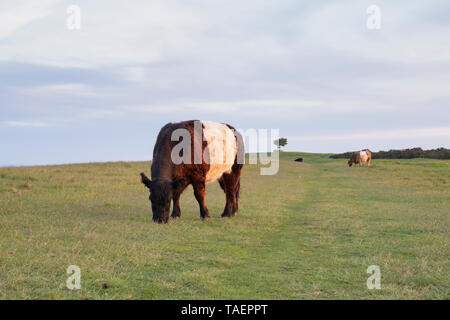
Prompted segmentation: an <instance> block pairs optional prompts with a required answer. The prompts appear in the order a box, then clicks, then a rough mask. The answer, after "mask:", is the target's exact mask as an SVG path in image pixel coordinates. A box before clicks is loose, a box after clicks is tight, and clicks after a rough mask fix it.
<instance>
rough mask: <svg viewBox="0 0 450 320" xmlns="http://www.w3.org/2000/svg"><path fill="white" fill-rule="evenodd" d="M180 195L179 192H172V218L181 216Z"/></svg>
mask: <svg viewBox="0 0 450 320" xmlns="http://www.w3.org/2000/svg"><path fill="white" fill-rule="evenodd" d="M180 196H181V194H180V193H174V195H173V209H172V218H174V219H176V218H180V217H181V208H180Z"/></svg>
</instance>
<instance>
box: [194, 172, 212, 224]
mask: <svg viewBox="0 0 450 320" xmlns="http://www.w3.org/2000/svg"><path fill="white" fill-rule="evenodd" d="M192 186H193V187H194V196H195V199H197V202H198V204H199V205H200V218H202V219H203V220H208V219H209V211H208V208H207V207H206V201H205V196H206V187H205V182H204V181H197V182H195V183H193V184H192Z"/></svg>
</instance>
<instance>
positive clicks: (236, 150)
mask: <svg viewBox="0 0 450 320" xmlns="http://www.w3.org/2000/svg"><path fill="white" fill-rule="evenodd" d="M180 129H181V130H180ZM180 132H181V133H182V132H185V133H187V134H188V135H187V137H186V136H185V137H183V136H182V135H180ZM182 138H183V139H182ZM184 140H187V141H184ZM183 142H184V145H186V143H187V148H182V149H180V148H179V147H180V145H182V144H183ZM174 155H175V157H176V156H179V157H182V158H183V160H182V161H178V160H177V161H174ZM243 163H244V144H243V140H242V137H241V135H240V134H239V133H238V132H237V131H236V130H235V129H234V128H233V127H232V126H230V125H227V124H220V123H215V122H210V121H199V120H190V121H184V122H179V123H169V124H166V125H165V126H164V127H163V128H162V129H161V131H160V132H159V134H158V138H157V140H156V144H155V147H154V149H153V161H152V167H151V174H152V176H151V177H152V180H150V179H149V178H148V177H147V176H146V175H145V174H144V173H141V180H142V183H143V184H144V185H145V186H147V187H148V188H149V189H150V201H151V205H152V211H153V221H155V222H158V223H162V222H163V223H167V221H168V220H169V210H170V202H171V200H173V209H172V218H179V217H180V216H181V209H180V196H181V193H182V192H183V191H184V189H185V188H186V187H187V186H188V185H189V184H192V187H193V188H194V195H195V198H196V199H197V201H198V203H199V205H200V217H201V218H202V219H203V220H207V219H208V218H209V211H208V208H207V207H206V202H205V186H206V184H208V183H210V182H213V181H216V180H217V179H218V180H219V184H220V186H221V188H222V189H223V190H224V192H225V195H226V204H225V209H224V210H223V213H222V217H231V216H235V215H237V213H238V200H239V188H240V176H241V169H242V167H243Z"/></svg>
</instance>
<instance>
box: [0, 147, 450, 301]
mask: <svg viewBox="0 0 450 320" xmlns="http://www.w3.org/2000/svg"><path fill="white" fill-rule="evenodd" d="M297 156H302V157H303V158H304V160H305V162H304V163H296V162H293V161H292V160H293V159H295V158H296V157H297ZM148 168H149V163H143V162H132V163H124V162H117V163H93V164H76V165H65V166H48V167H26V168H0V298H3V299H11V298H19V299H29V298H43V299H53V298H61V299H72V298H75V299H183V298H184V299H246V298H252V299H353V298H358V299H387V298H390V299H406V298H409V299H448V298H450V297H449V289H450V285H449V284H450V273H449V262H448V261H449V259H448V257H449V250H448V244H449V240H450V239H449V226H450V212H449V209H448V208H449V207H450V190H449V184H450V174H449V172H450V170H449V168H450V162H449V161H440V160H429V159H413V160H376V161H373V166H372V167H370V168H367V167H363V168H358V167H357V168H348V167H347V166H346V161H345V160H331V159H329V158H328V157H327V155H316V154H300V153H282V154H281V159H280V171H279V173H278V174H277V175H274V176H261V175H259V167H258V166H256V165H246V166H245V167H244V171H243V178H242V199H241V202H240V215H239V216H238V217H236V218H232V219H221V218H220V213H221V212H222V209H223V206H224V195H223V192H222V191H221V190H220V188H219V186H218V184H217V183H214V184H211V185H209V186H208V188H207V203H208V207H209V209H210V212H211V215H212V219H211V220H210V221H208V222H206V223H205V222H202V221H200V219H199V210H198V206H197V204H196V202H195V200H194V197H193V195H192V188H190V187H189V188H188V189H187V190H186V191H185V192H184V193H183V195H182V199H181V207H182V218H181V219H180V220H178V221H171V222H170V223H169V224H168V225H157V224H154V223H153V222H152V221H151V212H150V211H151V209H150V205H149V201H148V194H147V191H146V189H145V188H144V187H143V186H142V185H141V184H140V183H139V172H141V171H146V172H149V169H148ZM72 264H75V265H78V266H80V268H81V272H82V289H81V290H78V291H70V290H68V289H67V288H66V285H65V281H66V278H67V276H68V275H67V274H66V273H65V272H66V268H67V267H68V266H69V265H72ZM370 265H378V266H380V268H381V275H382V278H381V285H382V289H381V290H368V289H367V287H366V279H367V277H368V276H369V275H368V274H366V269H367V267H368V266H370ZM104 282H107V283H108V284H109V286H110V288H109V289H107V290H104V289H102V284H103V283H104Z"/></svg>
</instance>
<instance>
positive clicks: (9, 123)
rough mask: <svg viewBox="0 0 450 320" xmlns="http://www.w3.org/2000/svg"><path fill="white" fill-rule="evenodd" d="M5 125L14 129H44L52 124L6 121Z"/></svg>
mask: <svg viewBox="0 0 450 320" xmlns="http://www.w3.org/2000/svg"><path fill="white" fill-rule="evenodd" d="M3 124H4V125H5V126H7V127H14V128H17V127H18V128H24V127H30V128H42V127H49V126H50V124H48V123H45V122H40V121H4V122H3Z"/></svg>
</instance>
